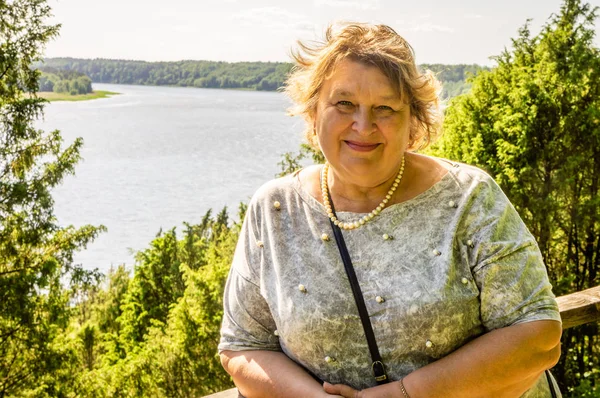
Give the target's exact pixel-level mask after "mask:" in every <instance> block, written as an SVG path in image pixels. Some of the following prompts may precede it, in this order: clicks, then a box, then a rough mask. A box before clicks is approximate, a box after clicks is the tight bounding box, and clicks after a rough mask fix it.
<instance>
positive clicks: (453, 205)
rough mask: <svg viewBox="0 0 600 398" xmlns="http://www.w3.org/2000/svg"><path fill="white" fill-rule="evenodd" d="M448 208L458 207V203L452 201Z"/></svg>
mask: <svg viewBox="0 0 600 398" xmlns="http://www.w3.org/2000/svg"><path fill="white" fill-rule="evenodd" d="M448 206H449V207H456V203H454V201H453V200H451V201H450V202H448Z"/></svg>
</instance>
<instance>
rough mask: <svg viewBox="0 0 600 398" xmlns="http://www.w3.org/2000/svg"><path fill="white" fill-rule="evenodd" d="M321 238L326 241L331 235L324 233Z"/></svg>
mask: <svg viewBox="0 0 600 398" xmlns="http://www.w3.org/2000/svg"><path fill="white" fill-rule="evenodd" d="M321 239H322V240H324V241H325V242H328V241H329V235H327V234H323V235H321Z"/></svg>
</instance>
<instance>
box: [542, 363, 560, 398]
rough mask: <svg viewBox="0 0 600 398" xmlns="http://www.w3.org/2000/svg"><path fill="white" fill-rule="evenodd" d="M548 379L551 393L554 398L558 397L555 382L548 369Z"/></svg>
mask: <svg viewBox="0 0 600 398" xmlns="http://www.w3.org/2000/svg"><path fill="white" fill-rule="evenodd" d="M544 373H546V380H548V387H550V394H552V398H557V395H556V389H555V388H554V383H553V382H552V377H551V376H550V371H549V370H547V369H546V372H544Z"/></svg>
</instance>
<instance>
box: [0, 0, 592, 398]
mask: <svg viewBox="0 0 600 398" xmlns="http://www.w3.org/2000/svg"><path fill="white" fill-rule="evenodd" d="M596 13H597V9H595V8H592V7H591V6H590V5H589V4H586V3H583V2H582V1H581V0H564V2H563V5H562V7H561V9H560V11H559V12H557V13H556V14H555V15H554V16H553V17H552V18H551V19H550V20H549V21H548V22H547V24H546V25H545V26H544V28H543V29H542V31H541V33H539V34H538V35H535V36H534V35H532V34H531V32H530V30H529V27H528V25H525V26H524V27H523V28H522V29H521V30H520V31H519V33H518V37H517V38H515V39H514V40H513V47H514V48H513V50H510V51H508V50H506V51H504V52H503V53H502V54H500V55H499V56H498V57H496V62H497V66H496V67H494V68H491V69H489V70H484V71H479V72H478V73H477V75H476V76H475V77H474V78H472V80H471V81H470V84H471V85H472V86H471V89H470V90H469V91H468V92H466V93H464V94H462V95H460V96H458V97H456V98H454V99H452V100H451V101H450V102H449V104H448V107H447V109H446V118H445V122H444V130H445V135H444V136H443V137H442V139H441V140H440V141H439V142H438V143H437V144H435V145H434V146H433V148H431V149H430V153H432V154H435V155H438V156H443V157H447V158H451V159H454V160H458V161H463V162H466V163H470V164H474V165H477V166H479V167H482V168H483V169H485V170H487V171H488V172H489V173H490V174H491V175H492V176H494V178H495V179H496V180H497V181H498V183H499V184H500V185H501V186H502V188H503V189H504V191H505V192H506V193H507V195H508V196H509V198H510V199H511V201H512V203H513V204H514V205H515V207H516V208H517V209H518V211H519V213H520V214H521V216H522V217H523V219H524V221H525V222H526V223H527V225H528V227H529V228H530V230H531V232H532V233H533V234H534V236H535V237H536V239H537V241H538V243H539V245H540V249H541V251H542V254H543V256H544V260H545V262H546V265H547V267H548V271H549V276H550V279H551V282H552V284H553V285H554V291H555V293H556V294H557V295H562V294H566V293H570V292H574V291H579V290H583V289H585V288H588V287H592V286H597V285H598V284H600V273H599V271H600V212H599V211H598V209H599V208H600V51H599V50H598V48H596V47H595V46H594V44H593V37H594V30H593V24H594V22H595V19H596ZM0 15H1V16H2V18H4V20H3V22H5V23H0V37H4V38H6V40H5V41H3V42H0V54H6V56H3V57H0V142H1V143H2V144H1V145H0V175H1V176H2V178H1V179H0V398H3V397H16V396H19V397H73V396H82V397H133V396H154V397H161V396H165V397H192V396H202V395H205V394H209V393H212V392H216V391H220V390H223V389H226V388H228V387H230V386H232V383H231V380H230V378H229V376H228V375H227V374H226V373H225V372H224V371H223V369H222V368H221V366H220V363H219V359H218V357H217V355H216V347H217V343H218V334H219V326H220V322H221V318H222V315H223V313H222V294H223V288H224V283H225V280H226V277H227V273H228V270H229V265H230V263H231V261H232V256H233V251H234V248H235V244H236V241H237V238H238V235H239V230H240V220H242V219H243V217H244V214H245V211H246V206H245V205H244V204H241V205H240V207H239V209H238V212H237V215H236V219H235V220H234V219H232V218H231V217H230V215H229V213H228V211H227V209H223V210H221V211H220V212H218V213H216V214H214V213H212V212H208V213H206V214H205V215H204V217H203V218H202V219H201V220H198V222H196V223H185V224H184V225H183V228H182V229H181V232H178V231H177V230H176V229H175V228H173V229H170V230H167V231H159V232H158V234H157V235H156V237H155V238H154V239H153V240H152V241H151V242H149V244H148V246H147V247H146V248H145V249H143V250H141V251H139V252H138V253H137V254H136V256H135V265H134V267H133V270H131V271H130V270H128V269H127V268H126V267H125V266H124V265H121V266H118V267H116V268H112V269H111V270H110V271H109V272H108V274H107V275H103V274H101V273H100V272H98V271H97V270H87V269H85V268H84V267H82V266H81V265H78V264H74V263H73V254H74V253H75V252H76V251H78V250H81V249H83V248H84V247H85V246H86V245H87V244H89V243H90V242H92V241H93V240H94V239H95V238H96V237H97V236H98V234H100V233H102V232H103V231H104V227H102V226H92V225H86V226H83V227H79V228H75V227H72V226H69V227H61V226H59V225H57V224H56V219H55V218H54V212H53V201H52V195H51V190H52V188H53V187H55V186H57V185H58V184H60V182H61V181H62V179H63V178H64V177H65V176H66V175H68V174H70V173H73V172H74V170H75V166H76V164H77V162H78V161H79V159H80V154H79V153H80V150H81V147H82V141H81V140H80V139H77V140H75V141H74V142H73V143H71V144H69V145H67V146H65V145H64V143H63V142H62V139H61V136H60V133H59V132H58V131H52V132H44V131H40V130H38V129H36V128H35V120H36V119H37V118H38V117H39V116H40V115H41V114H42V111H43V106H44V104H45V100H43V99H41V98H37V97H36V96H35V95H32V96H27V95H23V94H24V93H26V92H33V93H35V92H36V91H37V89H38V88H39V72H38V71H36V70H35V69H34V68H32V67H31V66H32V65H31V61H32V60H34V61H35V60H38V61H40V60H41V53H40V51H41V48H42V47H43V45H44V44H45V43H47V42H48V41H49V40H51V39H52V38H54V37H55V36H56V35H57V32H58V27H57V26H55V25H49V24H47V22H46V21H47V20H48V18H49V16H50V9H49V8H48V7H47V6H46V5H45V3H44V2H43V1H40V0H21V1H15V2H4V3H2V2H0ZM302 157H312V159H313V160H314V161H315V162H319V161H321V160H322V157H321V156H320V154H319V153H316V152H314V151H312V150H310V149H309V147H307V146H306V145H304V146H302V149H301V152H300V153H299V154H297V155H294V154H286V155H285V156H284V158H283V159H282V161H281V163H280V166H281V168H282V171H281V175H285V174H287V173H290V172H292V171H294V170H295V169H297V168H298V167H299V164H298V160H299V159H300V158H302ZM599 340H600V337H599V333H598V323H592V324H588V325H582V326H580V327H577V328H573V329H569V330H567V331H566V332H565V333H564V336H563V338H562V351H563V353H562V356H561V360H560V362H559V364H558V365H557V366H556V367H555V369H554V370H553V373H554V374H555V375H556V376H557V378H558V380H559V383H560V386H561V390H562V391H563V394H564V396H565V397H572V398H576V397H577V398H581V397H584V398H593V397H600V385H599V384H600V373H599V370H598V369H599V367H600V363H599V362H600V355H599V352H600V341H599Z"/></svg>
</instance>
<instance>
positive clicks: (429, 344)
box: [425, 340, 433, 348]
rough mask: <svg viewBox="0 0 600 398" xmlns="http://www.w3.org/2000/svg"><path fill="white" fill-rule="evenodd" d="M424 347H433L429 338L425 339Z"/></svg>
mask: <svg viewBox="0 0 600 398" xmlns="http://www.w3.org/2000/svg"><path fill="white" fill-rule="evenodd" d="M425 347H427V348H431V347H433V343H432V342H431V341H430V340H427V341H426V342H425Z"/></svg>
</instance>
